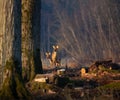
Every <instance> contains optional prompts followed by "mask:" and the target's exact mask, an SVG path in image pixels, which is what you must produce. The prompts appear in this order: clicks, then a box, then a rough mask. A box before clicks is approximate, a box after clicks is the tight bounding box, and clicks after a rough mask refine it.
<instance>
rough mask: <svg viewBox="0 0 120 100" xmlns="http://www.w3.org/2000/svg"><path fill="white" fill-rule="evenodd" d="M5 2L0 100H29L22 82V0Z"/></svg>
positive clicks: (6, 0) (5, 0) (7, 0)
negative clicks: (2, 76) (2, 74)
mask: <svg viewBox="0 0 120 100" xmlns="http://www.w3.org/2000/svg"><path fill="white" fill-rule="evenodd" d="M3 1H4V4H5V6H4V8H3V9H4V17H3V19H5V22H4V32H3V33H4V34H3V43H2V45H3V48H2V49H3V50H2V51H3V52H2V60H3V61H2V65H3V66H4V82H3V86H2V89H1V91H0V100H7V99H9V100H14V99H19V98H21V99H28V98H29V97H28V95H29V94H28V92H27V90H26V89H25V87H24V85H23V81H22V75H21V71H22V67H21V0H3Z"/></svg>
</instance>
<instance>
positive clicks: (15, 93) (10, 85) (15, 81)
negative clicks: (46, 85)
mask: <svg viewBox="0 0 120 100" xmlns="http://www.w3.org/2000/svg"><path fill="white" fill-rule="evenodd" d="M16 66H17V63H16V61H15V60H14V59H13V58H11V59H10V60H9V61H7V62H6V65H5V69H4V83H3V86H2V89H1V91H0V100H19V99H25V100H30V99H31V96H30V94H29V92H28V91H27V89H26V88H25V86H24V84H23V83H24V82H23V81H22V78H21V75H20V74H19V73H18V71H19V70H18V69H16Z"/></svg>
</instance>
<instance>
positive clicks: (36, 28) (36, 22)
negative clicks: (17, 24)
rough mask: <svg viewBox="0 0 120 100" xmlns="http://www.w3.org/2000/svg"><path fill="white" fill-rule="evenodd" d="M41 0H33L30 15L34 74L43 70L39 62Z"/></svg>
mask: <svg viewBox="0 0 120 100" xmlns="http://www.w3.org/2000/svg"><path fill="white" fill-rule="evenodd" d="M40 10H41V0H36V1H35V6H34V10H33V17H32V25H33V28H32V32H33V51H34V62H35V65H34V66H35V74H39V73H42V72H43V69H42V62H41V54H40V42H41V41H40V37H41V35H40V33H41V31H40V29H41V28H40V27H41V26H40V18H41V12H40Z"/></svg>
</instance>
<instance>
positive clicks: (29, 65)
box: [22, 0, 42, 82]
mask: <svg viewBox="0 0 120 100" xmlns="http://www.w3.org/2000/svg"><path fill="white" fill-rule="evenodd" d="M22 66H23V67H24V68H23V69H24V70H23V78H24V80H25V81H27V82H28V81H30V80H32V79H33V78H34V76H35V75H36V74H38V73H42V62H41V60H40V0H22Z"/></svg>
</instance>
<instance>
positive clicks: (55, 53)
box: [46, 46, 60, 66]
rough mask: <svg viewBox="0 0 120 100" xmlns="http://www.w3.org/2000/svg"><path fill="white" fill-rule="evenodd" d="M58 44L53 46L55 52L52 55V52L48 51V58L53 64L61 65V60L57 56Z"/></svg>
mask: <svg viewBox="0 0 120 100" xmlns="http://www.w3.org/2000/svg"><path fill="white" fill-rule="evenodd" d="M58 48H59V47H58V46H53V52H52V55H51V53H50V52H47V53H46V58H47V59H48V60H49V62H50V64H51V65H55V66H58V65H60V61H59V60H58V58H57V50H58Z"/></svg>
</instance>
